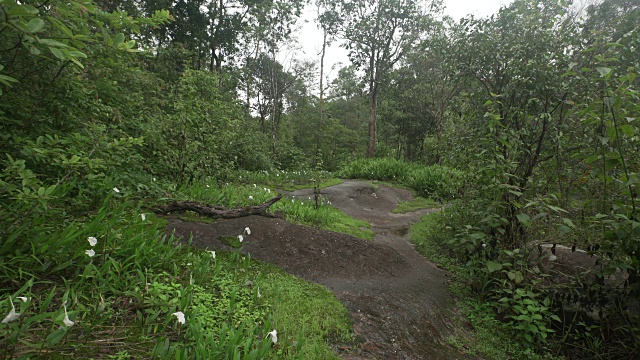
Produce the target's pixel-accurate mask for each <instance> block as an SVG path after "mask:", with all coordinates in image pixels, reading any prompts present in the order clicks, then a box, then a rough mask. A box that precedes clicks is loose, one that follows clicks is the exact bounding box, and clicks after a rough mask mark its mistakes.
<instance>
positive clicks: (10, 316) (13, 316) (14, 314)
mask: <svg viewBox="0 0 640 360" xmlns="http://www.w3.org/2000/svg"><path fill="white" fill-rule="evenodd" d="M9 302H10V303H11V311H9V314H8V315H7V316H5V317H4V319H2V324H6V323H10V322H12V321H13V320H16V319H17V318H19V317H20V314H19V313H17V312H16V307H15V306H13V301H12V300H11V296H9Z"/></svg>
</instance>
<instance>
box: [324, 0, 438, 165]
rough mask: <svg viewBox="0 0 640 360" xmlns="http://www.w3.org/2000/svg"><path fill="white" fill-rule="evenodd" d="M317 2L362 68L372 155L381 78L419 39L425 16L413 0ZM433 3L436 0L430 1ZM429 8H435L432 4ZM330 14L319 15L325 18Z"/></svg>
mask: <svg viewBox="0 0 640 360" xmlns="http://www.w3.org/2000/svg"><path fill="white" fill-rule="evenodd" d="M320 3H321V4H322V5H323V7H324V8H325V9H326V10H325V11H326V12H330V13H331V14H334V15H335V16H338V18H339V22H338V23H339V24H340V27H339V29H338V30H339V35H340V37H342V38H344V39H345V43H344V44H343V46H344V47H345V48H346V49H347V50H349V58H350V59H351V61H352V62H353V63H354V65H356V66H357V67H358V68H360V69H363V70H364V71H365V74H366V76H367V79H368V90H369V146H368V149H367V156H368V157H373V156H374V155H375V148H376V140H377V133H378V127H377V109H378V95H379V92H380V84H381V82H382V80H383V77H384V76H385V75H386V74H387V73H388V72H389V71H390V70H391V69H392V68H393V66H394V65H395V64H396V63H397V62H398V61H399V60H400V59H402V58H403V56H404V55H405V52H406V51H407V49H409V48H410V47H411V45H413V44H414V43H415V41H416V40H417V39H418V38H419V36H420V32H421V29H422V26H423V25H424V20H425V16H424V13H423V9H421V7H420V5H419V4H418V2H417V1H415V0H366V1H362V0H346V1H340V2H333V1H328V0H322V1H320ZM434 4H435V5H437V4H439V3H434ZM431 9H437V7H434V6H433V5H432V7H431ZM332 17H333V16H325V17H321V21H326V19H328V18H332Z"/></svg>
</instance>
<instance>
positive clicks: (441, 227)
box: [409, 212, 553, 360]
mask: <svg viewBox="0 0 640 360" xmlns="http://www.w3.org/2000/svg"><path fill="white" fill-rule="evenodd" d="M453 236H454V234H453V232H452V231H451V229H449V228H447V227H446V223H445V221H444V219H443V213H442V212H437V213H430V214H427V215H425V216H423V217H422V218H421V219H420V221H418V222H417V223H415V224H414V225H413V226H412V227H411V230H410V232H409V240H410V241H411V242H412V243H413V244H415V246H416V250H417V251H418V252H419V253H420V254H422V255H424V256H425V257H427V258H428V259H429V260H431V261H433V262H435V263H436V264H437V265H438V266H439V267H442V268H444V269H446V270H447V271H448V272H449V273H450V274H453V276H452V283H451V285H450V290H451V291H452V293H453V294H454V296H456V298H457V299H458V301H457V305H458V307H459V309H460V313H461V317H462V320H461V321H463V322H465V323H463V324H459V326H457V328H458V329H470V330H469V331H467V332H463V333H458V334H456V335H455V336H453V337H451V338H450V339H449V343H450V344H451V345H453V346H455V347H457V348H459V349H460V350H461V351H464V352H466V353H468V354H470V355H473V356H480V357H482V358H485V359H495V360H501V359H553V356H551V355H539V354H536V352H535V351H534V350H533V349H532V348H531V347H528V346H526V345H525V344H524V343H523V342H522V341H521V340H520V339H519V337H518V336H519V334H520V333H519V332H518V331H517V330H516V329H514V327H515V325H514V324H512V323H509V322H504V321H501V320H500V318H499V317H498V316H497V314H496V312H495V310H496V309H497V308H498V307H499V305H498V303H496V302H493V301H491V300H489V299H487V298H485V297H483V296H482V294H481V293H478V292H474V290H473V289H474V284H473V282H478V281H481V280H478V278H482V276H478V274H477V272H474V271H472V269H473V267H472V266H470V264H469V263H466V262H464V261H460V260H459V259H458V258H456V256H455V254H454V253H453V251H452V250H451V249H450V248H449V247H447V246H446V245H445V244H446V242H447V241H448V240H449V239H451V238H452V237H453ZM470 285H471V286H470ZM475 285H476V286H475V287H477V284H475Z"/></svg>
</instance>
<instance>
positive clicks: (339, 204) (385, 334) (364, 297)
mask: <svg viewBox="0 0 640 360" xmlns="http://www.w3.org/2000/svg"><path fill="white" fill-rule="evenodd" d="M312 193H313V192H312V190H299V191H296V192H295V193H291V194H289V195H292V196H296V197H303V196H305V197H307V196H313V195H312ZM321 194H322V195H323V196H325V197H327V198H328V199H329V200H330V201H331V203H332V205H333V206H335V207H336V208H338V209H340V210H342V211H343V212H345V213H346V214H348V215H350V216H352V217H354V218H357V219H362V220H365V221H368V222H370V223H371V225H372V230H373V231H374V232H375V233H376V236H375V239H374V241H373V242H371V241H366V240H362V239H358V238H355V237H352V236H349V235H345V234H341V233H336V232H332V231H326V230H321V229H317V228H313V227H308V226H302V225H296V224H291V223H288V222H286V221H284V220H282V219H275V218H267V217H261V216H250V217H244V218H238V219H230V220H223V221H217V222H214V223H212V224H204V223H194V222H183V221H181V220H179V219H177V218H175V217H169V230H170V231H175V233H176V235H178V236H181V237H183V238H184V239H189V238H190V237H192V241H193V243H192V244H193V245H194V246H196V247H199V248H203V249H212V250H213V249H225V250H234V249H233V248H231V247H229V246H228V245H225V244H224V243H222V242H221V241H220V237H224V236H235V235H238V234H241V233H242V232H243V229H244V228H245V227H246V226H248V227H250V228H251V230H252V232H251V235H249V236H246V237H245V241H244V242H243V246H242V248H241V251H242V252H243V253H248V254H251V257H252V258H254V259H258V260H262V261H267V262H270V263H273V264H276V265H278V266H280V267H282V268H283V269H284V270H285V271H287V272H289V273H291V274H293V275H296V276H299V277H301V278H303V279H306V280H308V281H312V282H315V283H318V284H322V285H324V286H326V287H327V288H328V289H329V290H331V291H332V292H333V293H335V294H336V296H337V298H338V299H339V300H340V301H341V302H342V303H343V304H344V305H345V307H346V308H347V309H348V310H349V313H350V315H351V319H352V321H353V326H354V332H355V335H356V338H357V339H359V343H358V344H356V345H353V346H346V347H341V348H340V353H339V356H340V357H341V358H343V359H436V360H449V359H471V357H469V356H468V355H465V354H462V353H460V352H459V351H458V350H456V349H455V348H453V347H451V346H450V345H449V344H448V343H447V338H448V337H449V336H451V335H453V334H454V332H455V331H456V329H455V323H456V321H455V318H456V317H457V314H456V310H455V307H454V301H453V298H452V296H451V294H450V293H449V291H448V290H447V282H448V278H447V274H446V273H445V272H444V271H443V270H441V269H438V268H437V267H436V266H435V265H434V264H433V263H431V262H430V261H428V260H427V259H425V258H424V257H423V256H421V255H420V254H418V253H417V252H416V251H415V250H414V248H413V246H412V245H411V244H410V243H409V242H408V240H407V238H406V235H407V233H408V229H409V227H410V225H411V224H412V223H414V222H415V221H417V220H418V219H419V217H420V216H422V215H424V214H426V213H428V212H430V211H437V210H438V209H426V210H421V211H417V212H413V213H407V214H392V213H391V210H393V209H394V208H395V207H396V205H397V204H398V202H400V201H407V200H410V199H411V198H412V197H411V193H410V192H409V191H407V190H402V189H396V188H392V187H388V186H384V185H379V186H376V187H373V186H372V185H371V184H368V183H366V182H361V181H355V180H347V181H345V182H344V183H342V184H340V185H336V186H332V187H329V188H326V189H323V190H321Z"/></svg>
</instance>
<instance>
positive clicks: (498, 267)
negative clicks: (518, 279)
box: [487, 261, 502, 273]
mask: <svg viewBox="0 0 640 360" xmlns="http://www.w3.org/2000/svg"><path fill="white" fill-rule="evenodd" d="M487 269H489V273H492V272H495V271H499V270H502V264H499V263H497V262H495V261H487Z"/></svg>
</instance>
